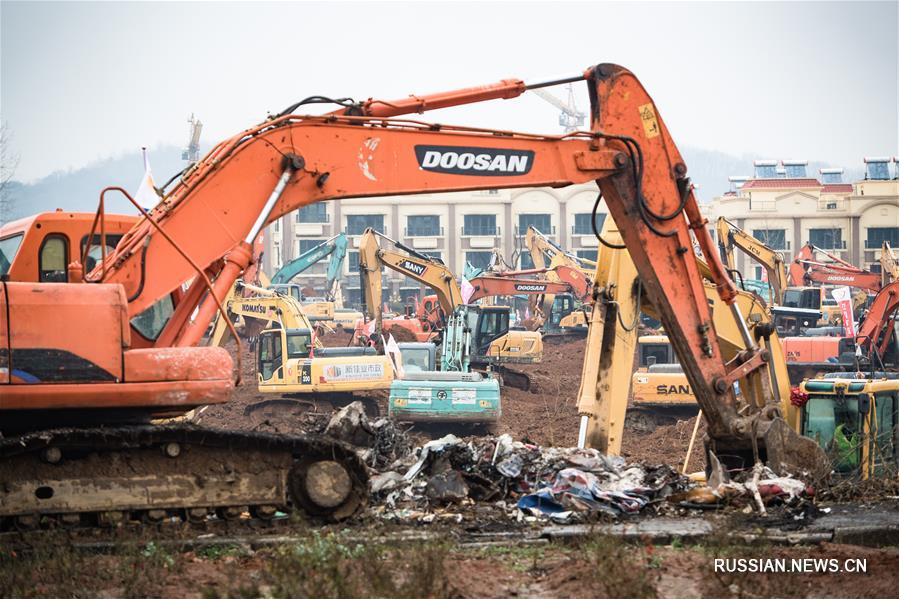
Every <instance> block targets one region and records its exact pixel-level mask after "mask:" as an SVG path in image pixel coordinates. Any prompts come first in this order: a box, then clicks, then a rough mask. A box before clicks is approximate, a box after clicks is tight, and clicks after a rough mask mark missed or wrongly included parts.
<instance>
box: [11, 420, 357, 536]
mask: <svg viewBox="0 0 899 599" xmlns="http://www.w3.org/2000/svg"><path fill="white" fill-rule="evenodd" d="M366 496H367V475H366V471H365V467H364V465H363V464H362V463H361V462H360V460H359V459H358V457H357V456H356V454H355V453H354V451H353V449H352V448H351V447H349V446H347V445H344V444H341V443H339V442H337V441H334V440H333V439H329V438H325V437H319V436H299V435H296V436H284V435H271V434H265V433H246V432H235V431H222V430H213V429H204V428H200V427H196V426H190V425H176V426H150V425H138V426H123V427H115V428H91V429H82V428H77V429H55V430H45V431H39V432H34V433H28V434H23V435H19V436H15V437H6V438H3V439H0V530H10V529H19V530H30V529H36V528H43V527H54V526H66V527H79V526H91V525H99V526H117V525H120V524H122V523H126V522H130V521H135V520H138V521H143V522H162V521H165V520H170V519H172V518H181V519H184V520H188V521H197V522H200V521H205V520H206V519H207V518H208V517H209V516H210V514H217V515H218V516H219V517H220V518H221V519H222V520H233V519H237V518H239V517H240V515H241V514H243V513H245V512H246V511H250V512H251V513H253V514H254V516H256V517H257V518H260V519H262V520H266V519H271V518H272V517H273V516H274V515H275V514H276V513H277V512H284V513H289V512H291V511H296V510H299V511H302V512H305V513H306V514H308V515H310V516H313V517H316V518H322V519H325V520H331V521H334V520H341V519H344V518H347V517H349V516H351V515H352V514H354V513H355V512H356V511H357V510H358V509H359V508H360V507H362V506H363V505H364V503H365V498H366Z"/></svg>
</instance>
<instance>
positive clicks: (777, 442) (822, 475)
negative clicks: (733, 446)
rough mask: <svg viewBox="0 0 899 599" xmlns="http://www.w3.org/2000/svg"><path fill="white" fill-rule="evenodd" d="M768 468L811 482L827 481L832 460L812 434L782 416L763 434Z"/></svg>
mask: <svg viewBox="0 0 899 599" xmlns="http://www.w3.org/2000/svg"><path fill="white" fill-rule="evenodd" d="M762 441H763V445H764V447H765V449H766V453H767V456H768V460H767V461H768V467H769V468H771V470H773V471H774V472H776V473H777V474H780V475H787V474H790V475H793V476H797V477H799V478H801V479H805V480H808V481H809V482H813V483H818V482H822V481H825V480H827V478H828V477H829V476H830V472H831V464H830V460H828V458H827V454H826V453H824V450H823V449H821V447H820V446H819V445H818V444H817V443H816V442H815V441H814V439H809V438H808V437H803V436H802V435H800V434H798V433H797V432H796V431H794V430H793V429H792V428H790V426H789V425H788V424H787V423H786V421H785V420H783V419H782V418H775V419H774V420H773V421H772V422H771V424H770V426H769V427H768V430H767V431H766V432H765V433H764V435H763V439H762Z"/></svg>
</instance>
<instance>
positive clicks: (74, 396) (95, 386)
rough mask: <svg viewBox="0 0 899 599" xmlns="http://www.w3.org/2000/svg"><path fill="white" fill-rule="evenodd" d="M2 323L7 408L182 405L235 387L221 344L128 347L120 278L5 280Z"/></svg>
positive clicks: (213, 399) (0, 353)
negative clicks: (83, 282)
mask: <svg viewBox="0 0 899 599" xmlns="http://www.w3.org/2000/svg"><path fill="white" fill-rule="evenodd" d="M35 323H41V325H42V326H40V327H37V326H34V325H35ZM0 325H2V326H0V410H36V409H66V408H84V407H90V408H138V407H139V408H143V409H149V410H151V411H159V412H161V413H169V412H170V411H171V410H172V409H175V410H176V411H182V412H183V411H186V410H188V409H190V408H192V407H195V406H198V405H203V404H208V403H219V402H224V401H227V399H228V397H229V395H230V391H231V389H232V383H231V379H230V375H231V368H232V361H231V357H230V356H229V355H228V352H227V351H225V350H224V349H222V348H211V347H194V348H157V349H129V348H130V345H131V336H130V327H129V324H128V302H127V300H126V298H125V293H124V290H123V289H122V286H121V285H102V284H98V285H77V286H70V285H57V284H53V283H21V282H9V283H4V284H0Z"/></svg>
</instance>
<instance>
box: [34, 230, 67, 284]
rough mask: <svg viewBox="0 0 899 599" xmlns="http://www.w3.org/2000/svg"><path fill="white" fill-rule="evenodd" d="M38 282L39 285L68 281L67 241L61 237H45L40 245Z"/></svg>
mask: <svg viewBox="0 0 899 599" xmlns="http://www.w3.org/2000/svg"><path fill="white" fill-rule="evenodd" d="M39 255H40V266H39V269H38V280H39V281H40V282H41V283H65V282H67V281H68V279H69V277H68V273H67V271H66V265H67V264H68V263H69V241H68V239H66V238H65V237H63V236H62V235H47V237H46V238H44V242H43V243H42V244H41V251H40V254H39Z"/></svg>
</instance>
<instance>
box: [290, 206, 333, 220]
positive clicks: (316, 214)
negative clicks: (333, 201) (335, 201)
mask: <svg viewBox="0 0 899 599" xmlns="http://www.w3.org/2000/svg"><path fill="white" fill-rule="evenodd" d="M297 222H298V223H326V222H328V208H327V205H326V204H325V203H324V202H316V203H314V204H307V205H305V206H303V207H302V208H300V209H299V210H297Z"/></svg>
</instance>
